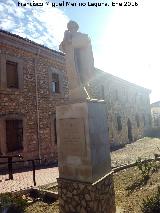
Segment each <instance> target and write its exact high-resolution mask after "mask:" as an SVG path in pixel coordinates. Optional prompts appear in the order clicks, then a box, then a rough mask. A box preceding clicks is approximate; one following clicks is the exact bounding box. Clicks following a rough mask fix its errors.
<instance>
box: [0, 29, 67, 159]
mask: <svg viewBox="0 0 160 213" xmlns="http://www.w3.org/2000/svg"><path fill="white" fill-rule="evenodd" d="M0 41H1V42H0V67H1V70H0V73H1V78H0V79H1V82H0V151H1V153H2V154H22V155H23V156H24V158H25V159H28V158H30V159H32V158H38V157H40V158H42V159H52V160H53V159H57V144H56V140H55V131H54V128H53V125H52V123H53V119H54V113H55V106H56V105H57V104H59V103H62V102H63V101H64V100H65V99H67V96H68V88H67V87H68V86H67V77H66V73H65V59H64V55H63V54H62V53H59V52H56V51H53V50H50V49H48V48H44V47H43V46H40V45H37V44H35V43H34V42H30V41H28V40H25V39H22V38H20V37H18V36H15V35H12V34H8V33H6V32H3V31H1V32H0ZM7 59H9V60H13V61H16V62H17V61H18V63H21V64H22V70H21V73H20V74H21V75H22V74H23V79H22V82H21V84H22V87H21V88H20V89H12V88H11V89H10V88H5V86H4V85H3V82H2V78H3V77H4V75H2V71H3V66H4V64H5V61H6V60H7ZM19 61H20V62H19ZM54 70H56V71H57V72H58V73H59V75H60V76H61V82H60V84H61V87H62V88H61V92H60V93H57V94H53V93H52V91H51V89H50V87H51V84H50V73H52V71H54ZM12 117H16V118H17V117H21V118H22V119H23V125H24V129H23V131H24V132H23V150H19V151H15V152H12V153H8V152H7V149H6V144H5V127H4V125H3V121H4V120H5V119H7V118H12Z"/></svg>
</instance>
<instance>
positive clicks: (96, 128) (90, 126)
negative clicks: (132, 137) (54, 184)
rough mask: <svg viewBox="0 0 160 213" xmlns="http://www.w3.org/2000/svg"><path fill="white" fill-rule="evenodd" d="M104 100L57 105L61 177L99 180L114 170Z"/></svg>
mask: <svg viewBox="0 0 160 213" xmlns="http://www.w3.org/2000/svg"><path fill="white" fill-rule="evenodd" d="M106 117H107V116H106V109H105V104H104V102H93V101H89V102H83V103H74V104H66V105H63V106H58V107H57V108H56V121H57V140H58V163H59V165H58V166H59V175H60V178H66V179H71V180H77V181H83V182H90V183H92V182H95V181H96V180H97V179H98V178H99V177H103V176H105V175H106V174H107V173H108V172H110V171H111V159H110V147H109V140H108V135H107V120H106Z"/></svg>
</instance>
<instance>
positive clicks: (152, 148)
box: [111, 138, 160, 166]
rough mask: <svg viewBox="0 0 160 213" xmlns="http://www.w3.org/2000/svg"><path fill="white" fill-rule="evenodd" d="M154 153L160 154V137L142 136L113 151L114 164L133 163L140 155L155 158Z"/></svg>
mask: <svg viewBox="0 0 160 213" xmlns="http://www.w3.org/2000/svg"><path fill="white" fill-rule="evenodd" d="M154 154H160V139H158V138H152V139H151V138H142V139H140V140H138V141H136V142H134V143H132V144H127V145H126V146H125V147H124V148H122V149H119V150H117V151H114V152H112V154H111V159H112V166H120V165H123V164H128V163H133V162H135V161H136V160H137V159H138V157H141V158H142V159H145V158H154Z"/></svg>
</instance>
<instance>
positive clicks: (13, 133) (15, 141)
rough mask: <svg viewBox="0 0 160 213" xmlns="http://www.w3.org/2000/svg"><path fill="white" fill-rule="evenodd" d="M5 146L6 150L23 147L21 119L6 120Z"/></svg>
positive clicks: (15, 149) (10, 150) (11, 150)
mask: <svg viewBox="0 0 160 213" xmlns="http://www.w3.org/2000/svg"><path fill="white" fill-rule="evenodd" d="M6 146H7V151H8V152H13V151H18V150H21V149H23V121H22V120H6Z"/></svg>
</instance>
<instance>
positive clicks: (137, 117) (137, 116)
mask: <svg viewBox="0 0 160 213" xmlns="http://www.w3.org/2000/svg"><path fill="white" fill-rule="evenodd" d="M135 120H136V123H137V128H139V127H140V121H139V115H138V114H137V115H136V116H135Z"/></svg>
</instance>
